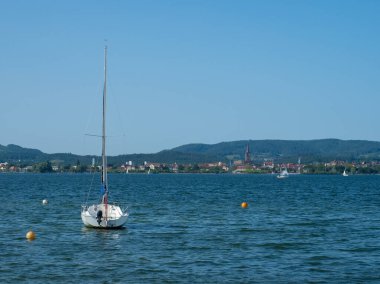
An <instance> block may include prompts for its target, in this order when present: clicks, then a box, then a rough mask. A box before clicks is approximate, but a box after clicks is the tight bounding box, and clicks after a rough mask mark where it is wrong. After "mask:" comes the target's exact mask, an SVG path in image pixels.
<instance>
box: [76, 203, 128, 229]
mask: <svg viewBox="0 0 380 284" xmlns="http://www.w3.org/2000/svg"><path fill="white" fill-rule="evenodd" d="M99 211H101V212H102V215H101V217H100V216H99V213H98V212H99ZM81 217H82V221H83V224H84V225H85V226H86V227H90V228H104V229H116V228H121V227H122V226H123V225H124V224H125V223H126V222H127V219H128V213H127V212H123V211H122V210H121V208H120V207H119V206H117V205H114V204H107V205H106V204H95V205H91V206H89V207H87V206H84V207H83V208H82V213H81Z"/></svg>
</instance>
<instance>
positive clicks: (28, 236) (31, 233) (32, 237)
mask: <svg viewBox="0 0 380 284" xmlns="http://www.w3.org/2000/svg"><path fill="white" fill-rule="evenodd" d="M26 238H27V239H28V240H30V241H32V240H34V239H35V238H36V234H35V233H34V232H33V231H29V232H27V233H26Z"/></svg>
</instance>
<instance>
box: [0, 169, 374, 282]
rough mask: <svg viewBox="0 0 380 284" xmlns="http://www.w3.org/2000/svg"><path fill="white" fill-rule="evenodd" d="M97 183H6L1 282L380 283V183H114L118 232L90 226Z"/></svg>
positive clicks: (138, 178) (150, 178) (125, 179)
mask: <svg viewBox="0 0 380 284" xmlns="http://www.w3.org/2000/svg"><path fill="white" fill-rule="evenodd" d="M92 180H93V176H92V175H90V174H83V175H81V174H77V175H70V174H41V175H40V174H0V198H1V200H2V206H1V208H2V216H1V221H0V282H1V283H23V282H27V283H43V282H48V283H52V282H57V283H61V282H64V283H178V282H180V283H263V282H292V283H305V282H306V283H307V282H312V283H371V282H372V283H380V210H379V209H380V176H350V177H346V178H344V177H342V176H304V175H299V176H291V177H290V178H288V179H285V180H278V179H276V178H275V177H274V176H270V175H122V174H119V175H110V177H109V183H110V189H111V194H112V197H111V198H113V199H116V200H122V201H123V202H124V204H125V205H126V206H128V208H129V211H130V218H129V221H128V223H127V228H126V229H124V230H113V231H105V230H95V229H86V228H84V227H83V225H82V221H81V219H80V207H81V204H82V202H84V200H85V197H86V195H87V192H88V190H89V188H90V184H91V182H92ZM97 181H98V178H96V182H97ZM94 182H95V181H94ZM96 188H97V187H96ZM91 193H92V194H91V196H95V197H97V194H98V189H92V191H91ZM44 198H47V199H48V200H49V204H48V205H46V206H44V205H42V203H41V201H42V200H43V199H44ZM243 201H247V202H248V203H249V207H248V208H247V209H242V208H241V207H240V204H241V202H243ZM30 229H32V230H33V231H35V232H36V234H37V239H36V240H35V241H27V240H26V239H25V234H26V232H27V231H28V230H30Z"/></svg>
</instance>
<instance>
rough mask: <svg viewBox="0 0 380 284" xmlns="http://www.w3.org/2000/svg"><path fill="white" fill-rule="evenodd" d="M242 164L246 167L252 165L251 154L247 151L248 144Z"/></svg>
mask: <svg viewBox="0 0 380 284" xmlns="http://www.w3.org/2000/svg"><path fill="white" fill-rule="evenodd" d="M244 163H245V164H247V165H250V164H251V163H252V161H251V152H250V150H249V144H247V147H246V148H245V154H244Z"/></svg>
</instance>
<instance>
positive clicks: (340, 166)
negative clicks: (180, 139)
mask: <svg viewBox="0 0 380 284" xmlns="http://www.w3.org/2000/svg"><path fill="white" fill-rule="evenodd" d="M284 169H286V170H287V171H288V173H290V174H342V173H343V172H344V171H345V172H346V173H348V174H351V175H354V174H380V161H359V162H347V161H339V160H333V161H330V162H327V163H321V162H313V163H307V164H303V163H302V162H301V157H300V158H299V159H298V162H297V163H275V162H274V160H272V159H266V160H264V161H263V162H261V163H255V161H254V160H252V159H251V153H250V149H249V145H247V147H246V150H245V153H244V160H234V161H230V162H229V163H225V162H220V161H219V162H209V163H194V164H177V163H173V164H166V163H158V162H149V161H146V162H144V163H142V164H135V163H134V162H133V161H126V162H125V163H123V164H121V165H120V164H119V165H109V166H108V171H109V172H111V173H141V174H158V173H200V174H202V173H214V174H223V173H232V174H272V173H280V172H281V171H282V170H284ZM96 171H101V166H99V165H96V161H95V158H93V159H92V163H91V164H90V165H85V164H81V163H80V161H79V160H78V161H77V162H76V164H75V165H63V164H59V163H55V162H54V161H46V162H39V163H35V164H32V165H23V164H22V161H18V162H0V172H3V173H4V172H11V173H28V172H30V173H65V172H68V173H86V172H96Z"/></svg>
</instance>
